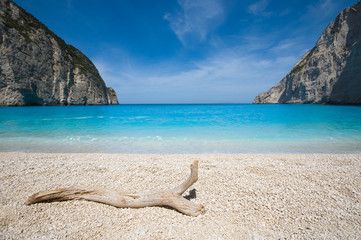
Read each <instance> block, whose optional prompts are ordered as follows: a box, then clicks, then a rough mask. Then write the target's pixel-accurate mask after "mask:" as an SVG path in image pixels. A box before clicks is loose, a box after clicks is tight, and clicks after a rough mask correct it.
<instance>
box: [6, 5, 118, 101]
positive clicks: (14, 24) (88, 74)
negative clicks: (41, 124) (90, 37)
mask: <svg viewBox="0 0 361 240" xmlns="http://www.w3.org/2000/svg"><path fill="white" fill-rule="evenodd" d="M0 16H1V18H0V105H1V106H24V105H93V104H118V100H117V96H116V93H115V91H114V90H113V89H112V88H107V87H106V85H105V83H104V81H103V79H102V78H101V76H100V75H99V72H98V70H97V69H96V67H95V66H94V64H93V63H92V62H91V61H90V60H89V59H88V58H87V57H86V56H85V55H84V54H83V53H81V52H80V51H79V50H78V49H76V48H74V47H73V46H71V45H68V44H66V43H65V42H64V40H62V39H61V38H60V37H58V36H57V35H55V34H54V33H53V32H52V31H50V30H49V29H48V28H47V27H46V26H45V25H44V24H42V23H41V22H39V21H38V20H37V19H36V18H35V17H33V16H32V15H31V14H29V13H28V12H26V11H25V10H24V9H22V8H21V7H19V6H17V5H16V4H15V3H14V2H12V1H11V0H0Z"/></svg>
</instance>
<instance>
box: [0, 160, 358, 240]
mask: <svg viewBox="0 0 361 240" xmlns="http://www.w3.org/2000/svg"><path fill="white" fill-rule="evenodd" d="M195 159H198V160H199V180H198V182H196V183H195V184H194V185H193V186H192V187H191V188H190V189H189V190H192V189H195V190H196V197H195V198H193V199H191V201H194V202H197V203H200V204H203V205H204V206H205V208H206V212H205V214H204V215H200V216H198V217H189V216H185V215H183V214H181V213H179V212H177V211H175V210H173V209H170V208H164V207H147V208H141V209H130V208H125V209H122V208H115V207H112V206H107V205H104V204H100V203H94V202H87V201H77V200H73V201H67V202H54V203H39V204H34V205H30V206H26V205H25V204H24V202H25V201H26V199H27V197H28V196H30V195H32V194H34V193H36V192H38V191H41V190H51V189H56V188H63V187H70V186H76V187H80V188H85V189H89V188H91V189H93V188H108V189H112V190H119V191H129V192H140V191H144V190H151V189H166V188H172V187H174V186H177V185H178V184H179V183H180V182H182V181H183V180H185V179H186V178H187V177H188V175H189V172H190V171H189V165H190V164H191V163H192V162H193V161H194V160H195ZM0 183H1V185H0V239H215V240H216V239H217V240H218V239H285V238H287V239H360V238H361V155H359V154H346V155H341V154H330V155H328V154H294V155H288V154H231V155H228V154H202V155H187V154H180V155H152V154H150V155H148V154H134V155H126V154H39V153H36V154H35V153H34V154H33V153H0ZM188 192H189V191H187V192H186V193H185V195H187V194H188Z"/></svg>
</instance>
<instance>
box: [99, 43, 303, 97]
mask: <svg viewBox="0 0 361 240" xmlns="http://www.w3.org/2000/svg"><path fill="white" fill-rule="evenodd" d="M296 61H297V58H296V57H294V56H275V57H265V56H258V55H257V54H244V49H239V48H231V49H226V50H223V51H222V52H219V53H217V54H215V55H213V56H211V57H209V58H206V59H204V60H201V61H195V62H192V65H191V66H190V67H187V68H185V67H184V66H180V67H179V68H178V69H174V67H173V66H174V63H169V64H168V65H167V64H163V65H162V70H160V69H159V67H158V68H156V69H150V68H147V69H145V68H144V66H135V65H133V66H131V67H130V66H128V67H124V66H119V65H116V64H114V63H112V62H110V61H109V62H107V61H104V59H101V60H99V59H98V60H97V59H95V60H94V63H95V65H96V66H97V67H98V69H99V71H100V73H101V75H102V77H103V78H104V80H105V81H106V83H107V85H109V86H112V87H113V88H115V90H116V92H117V93H118V99H119V101H120V102H121V103H194V102H209V103H213V102H214V103H217V102H250V101H252V100H253V98H254V97H255V96H256V95H257V94H258V93H260V92H262V91H265V90H268V89H269V88H270V87H271V86H273V85H274V84H275V83H277V82H278V81H280V80H281V79H282V78H283V77H284V76H285V74H286V73H287V72H288V71H289V70H290V69H291V67H292V65H293V64H294V63H295V62H296ZM170 68H172V71H169V69H170Z"/></svg>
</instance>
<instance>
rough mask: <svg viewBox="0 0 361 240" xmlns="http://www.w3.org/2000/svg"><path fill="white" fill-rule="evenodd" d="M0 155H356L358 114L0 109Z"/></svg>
mask: <svg viewBox="0 0 361 240" xmlns="http://www.w3.org/2000/svg"><path fill="white" fill-rule="evenodd" d="M0 151H2V152H99V153H361V107H360V106H324V105H253V104H199V105H198V104H194V105H192V104H191V105H188V104H187V105H181V104H176V105H116V106H66V107H3V108H0Z"/></svg>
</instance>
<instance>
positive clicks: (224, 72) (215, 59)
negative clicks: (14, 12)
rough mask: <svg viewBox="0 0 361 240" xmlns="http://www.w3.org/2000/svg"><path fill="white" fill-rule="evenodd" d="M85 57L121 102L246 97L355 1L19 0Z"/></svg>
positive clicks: (276, 77)
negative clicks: (114, 91) (94, 66)
mask: <svg viewBox="0 0 361 240" xmlns="http://www.w3.org/2000/svg"><path fill="white" fill-rule="evenodd" d="M14 1H15V2H16V3H17V4H18V5H20V6H21V7H23V8H24V9H26V10H27V11H28V12H30V13H32V14H33V15H34V16H35V17H36V18H38V19H39V20H40V21H42V22H43V23H44V24H45V25H47V26H48V27H49V28H50V29H51V30H52V31H54V32H55V33H56V34H57V35H58V36H60V37H61V38H63V39H64V40H65V41H66V42H67V43H68V44H71V45H73V46H75V47H76V48H78V49H79V50H81V51H82V52H83V53H84V54H85V55H87V56H88V57H89V58H90V59H91V60H92V61H93V63H94V64H95V65H96V67H97V68H98V70H99V72H100V74H101V76H102V77H103V79H104V81H105V82H106V84H107V85H108V86H111V87H113V88H114V89H115V90H116V92H117V95H118V100H119V102H120V103H249V102H252V101H253V99H254V97H255V96H256V95H257V94H258V93H260V92H264V91H267V90H268V89H269V88H271V87H272V86H273V85H275V84H276V83H277V82H279V81H280V80H281V79H282V78H283V77H284V76H285V75H286V74H287V73H288V72H289V71H290V70H291V68H292V66H293V65H294V64H295V63H296V62H297V60H298V59H299V58H300V57H302V55H303V54H305V53H306V52H307V51H308V50H310V49H311V48H312V47H313V46H314V45H315V43H316V41H317V39H318V38H319V36H320V35H321V33H322V32H323V30H324V29H325V28H326V26H327V25H328V24H329V23H330V22H331V21H333V20H334V18H335V17H336V16H337V14H338V13H339V12H340V11H341V10H343V9H344V8H346V7H349V6H351V5H352V4H354V3H356V2H357V1H356V0H353V1H350V0H342V1H340V0H312V1H310V0H302V1H301V0H288V1H280V0H258V1H250V0H159V1H157V0H154V1H151V0H102V1H100V0H14Z"/></svg>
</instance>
